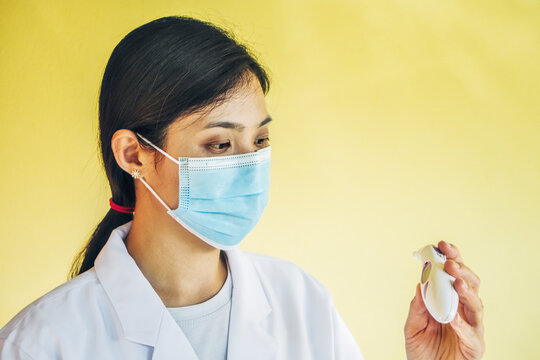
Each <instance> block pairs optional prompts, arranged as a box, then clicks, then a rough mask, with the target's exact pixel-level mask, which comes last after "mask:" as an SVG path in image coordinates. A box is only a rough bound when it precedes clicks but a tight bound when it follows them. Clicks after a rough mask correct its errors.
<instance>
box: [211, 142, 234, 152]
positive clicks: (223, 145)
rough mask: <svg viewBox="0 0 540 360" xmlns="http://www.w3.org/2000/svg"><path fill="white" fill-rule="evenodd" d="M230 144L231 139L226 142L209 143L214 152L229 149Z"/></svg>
mask: <svg viewBox="0 0 540 360" xmlns="http://www.w3.org/2000/svg"><path fill="white" fill-rule="evenodd" d="M230 146H231V142H230V141H228V142H226V143H219V144H208V148H209V149H210V150H212V151H214V152H223V151H225V150H227V149H228V148H229V147H230Z"/></svg>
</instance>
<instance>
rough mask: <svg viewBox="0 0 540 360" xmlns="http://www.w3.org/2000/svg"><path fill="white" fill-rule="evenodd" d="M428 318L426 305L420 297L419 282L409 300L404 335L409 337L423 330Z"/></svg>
mask: <svg viewBox="0 0 540 360" xmlns="http://www.w3.org/2000/svg"><path fill="white" fill-rule="evenodd" d="M428 320H429V313H428V311H427V308H426V306H425V305H424V300H423V299H422V293H421V292H420V283H417V284H416V293H415V295H414V298H413V299H412V300H411V304H410V306H409V315H408V316H407V321H406V322H405V329H404V331H405V337H406V338H410V337H413V336H414V335H416V334H417V333H419V332H420V331H423V330H424V329H425V328H426V327H427V325H428Z"/></svg>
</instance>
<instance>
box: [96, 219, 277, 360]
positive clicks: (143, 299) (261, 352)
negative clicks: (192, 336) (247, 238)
mask: <svg viewBox="0 0 540 360" xmlns="http://www.w3.org/2000/svg"><path fill="white" fill-rule="evenodd" d="M132 224H133V221H129V222H127V223H125V224H124V225H121V226H119V227H117V228H116V229H114V230H113V232H112V233H111V235H110V237H109V239H108V241H107V243H106V244H105V246H104V247H103V249H102V250H101V251H100V253H99V255H98V256H97V258H96V260H95V271H96V274H97V277H98V279H99V281H100V282H101V284H102V285H103V288H104V289H105V292H106V293H107V295H108V297H109V299H110V301H111V303H112V305H113V307H114V309H115V311H116V314H117V315H118V319H119V321H120V323H121V325H122V329H123V331H124V336H125V337H126V339H128V340H130V341H134V342H137V343H140V344H144V345H148V346H153V347H154V353H153V357H152V359H153V360H166V359H173V358H178V357H179V356H182V358H183V359H193V360H197V359H198V358H197V355H196V354H195V352H194V351H193V348H192V347H191V345H190V343H189V341H188V339H187V338H186V337H185V335H184V333H183V331H182V330H181V328H180V327H179V326H178V325H177V324H176V322H175V321H174V319H173V317H172V316H171V314H170V313H169V311H168V310H167V309H166V308H165V305H164V304H163V302H162V301H161V299H160V297H159V296H158V295H157V293H156V292H155V291H154V289H153V288H152V286H151V285H150V283H149V282H148V280H147V279H146V278H145V277H144V275H143V274H142V272H141V271H140V269H139V267H138V266H137V264H136V263H135V261H134V260H133V258H132V257H131V256H130V255H129V253H128V251H127V248H126V246H125V243H124V239H125V238H126V237H127V235H128V233H129V231H130V229H131V226H132ZM224 251H225V254H226V255H227V260H228V264H229V267H230V272H231V276H232V283H233V295H232V307H231V314H230V327H229V341H228V358H229V359H271V358H274V351H275V349H276V341H275V339H274V338H273V337H272V335H271V334H270V333H269V332H268V330H267V328H266V327H265V326H264V322H263V320H265V318H266V317H267V316H268V314H269V313H270V312H271V311H272V309H271V307H270V304H269V303H268V299H267V298H266V295H265V293H264V291H263V288H262V285H261V283H260V281H259V278H258V276H257V272H256V270H255V268H254V266H253V264H252V263H251V260H250V259H249V257H248V256H247V255H246V254H245V253H243V252H242V251H241V250H240V249H238V248H237V247H234V248H232V249H230V250H224Z"/></svg>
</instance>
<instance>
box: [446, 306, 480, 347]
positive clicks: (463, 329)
mask: <svg viewBox="0 0 540 360" xmlns="http://www.w3.org/2000/svg"><path fill="white" fill-rule="evenodd" d="M450 326H451V327H452V329H454V331H455V332H456V334H457V336H458V337H459V338H460V340H461V341H462V342H463V343H465V344H466V347H467V348H469V349H473V350H476V351H481V352H483V350H482V349H481V348H482V346H481V345H480V346H479V345H478V344H483V334H482V333H480V332H478V331H477V330H476V329H475V328H473V327H472V326H471V325H470V324H468V323H467V322H466V321H465V320H464V319H463V318H462V317H461V315H460V314H459V313H457V314H456V316H455V317H454V319H453V320H452V321H450Z"/></svg>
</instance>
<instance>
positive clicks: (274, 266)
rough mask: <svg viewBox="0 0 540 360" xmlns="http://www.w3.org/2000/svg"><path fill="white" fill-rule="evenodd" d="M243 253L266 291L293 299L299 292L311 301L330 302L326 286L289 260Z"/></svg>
mask: <svg viewBox="0 0 540 360" xmlns="http://www.w3.org/2000/svg"><path fill="white" fill-rule="evenodd" d="M244 254H245V255H246V256H247V257H248V258H249V259H250V260H251V262H252V264H253V266H254V268H255V271H256V272H257V275H258V277H259V279H260V280H261V284H262V285H263V287H264V288H265V289H267V290H268V291H272V292H274V293H275V294H277V295H281V296H285V297H292V298H295V299H296V298H298V294H299V293H301V294H302V295H305V296H307V298H308V299H310V301H313V302H315V301H319V302H321V303H323V304H324V305H328V303H332V296H331V295H330V292H329V291H328V289H327V288H326V286H325V285H324V284H323V283H322V282H321V281H319V280H318V279H317V278H316V277H315V276H314V275H313V274H311V273H310V272H308V271H307V270H305V269H304V268H302V267H301V266H299V265H297V264H296V263H294V262H292V261H291V260H286V259H282V258H278V257H274V256H270V255H265V254H259V253H253V252H244Z"/></svg>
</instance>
